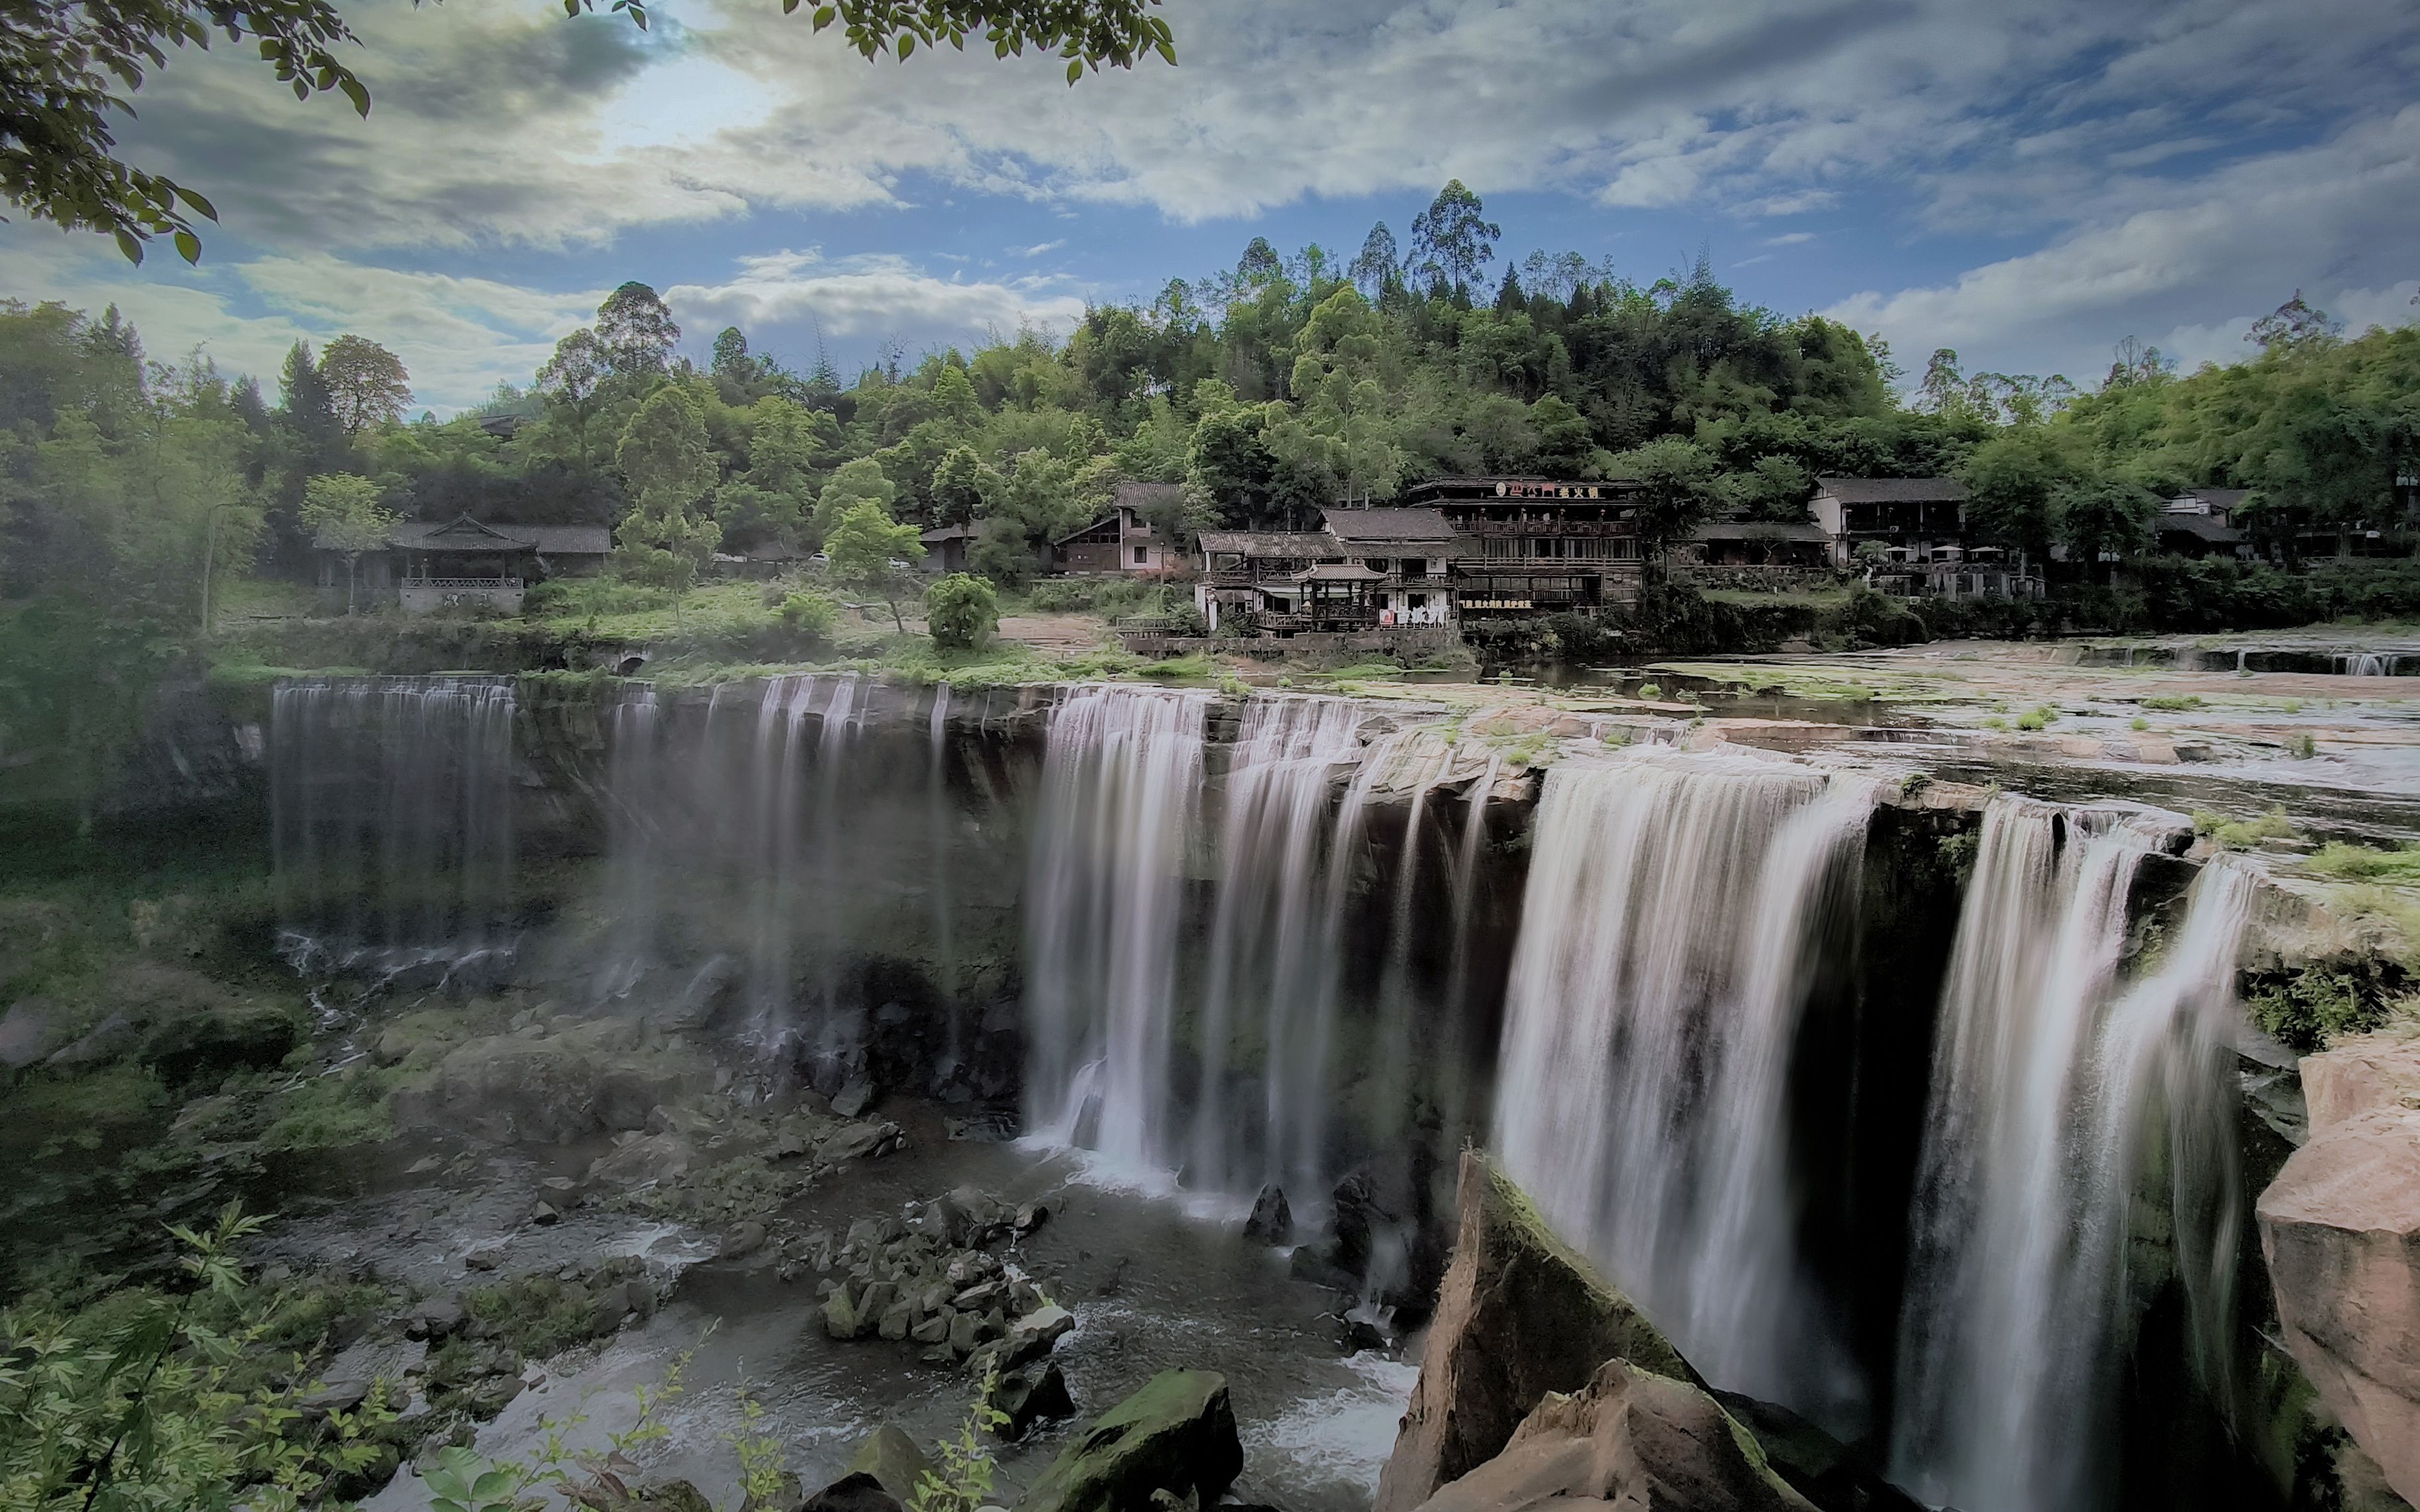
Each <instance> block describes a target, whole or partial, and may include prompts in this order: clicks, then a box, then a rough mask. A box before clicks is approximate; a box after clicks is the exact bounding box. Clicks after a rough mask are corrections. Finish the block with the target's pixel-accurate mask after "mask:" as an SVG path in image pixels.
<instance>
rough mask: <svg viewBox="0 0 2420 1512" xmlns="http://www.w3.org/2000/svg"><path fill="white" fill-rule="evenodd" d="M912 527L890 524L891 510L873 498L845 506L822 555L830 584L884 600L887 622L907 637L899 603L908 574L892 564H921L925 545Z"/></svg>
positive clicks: (905, 589)
mask: <svg viewBox="0 0 2420 1512" xmlns="http://www.w3.org/2000/svg"><path fill="white" fill-rule="evenodd" d="M919 534H920V533H919V532H918V530H917V529H916V527H915V526H914V525H903V524H898V523H895V522H892V518H891V511H890V510H889V509H886V508H884V507H882V506H881V505H879V504H877V503H876V502H875V501H874V500H872V499H864V500H861V501H860V502H858V503H856V504H853V505H851V506H849V507H848V509H847V512H845V513H844V514H843V515H842V516H841V517H840V519H839V520H838V522H835V523H834V524H833V525H832V528H831V531H830V534H829V535H827V536H826V537H825V538H824V552H825V553H826V554H827V555H829V556H830V558H831V574H832V580H833V581H834V582H836V583H839V584H841V585H843V586H845V587H852V588H862V589H865V590H866V591H868V592H871V593H878V594H880V595H881V596H882V600H883V602H885V603H887V604H889V605H890V606H891V622H892V625H894V626H895V627H897V629H898V631H899V632H900V633H901V634H903V635H904V634H906V633H907V620H905V619H903V618H902V617H900V614H899V600H900V599H901V598H902V597H903V596H904V595H905V593H906V591H907V572H906V570H905V569H903V568H899V567H894V566H892V563H894V562H921V561H923V559H924V543H923V541H922V540H920V539H918V538H917V537H918V535H919Z"/></svg>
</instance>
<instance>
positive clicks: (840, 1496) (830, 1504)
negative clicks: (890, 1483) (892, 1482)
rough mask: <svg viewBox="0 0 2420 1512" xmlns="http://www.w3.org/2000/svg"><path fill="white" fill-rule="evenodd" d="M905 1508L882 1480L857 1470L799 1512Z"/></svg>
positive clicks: (892, 1511)
mask: <svg viewBox="0 0 2420 1512" xmlns="http://www.w3.org/2000/svg"><path fill="white" fill-rule="evenodd" d="M904 1505H905V1504H904V1503H902V1502H901V1500H900V1499H899V1498H898V1497H895V1496H893V1495H892V1494H891V1492H890V1490H889V1489H887V1488H886V1487H884V1485H883V1484H882V1482H881V1481H879V1480H877V1479H876V1478H875V1477H874V1476H872V1475H869V1474H867V1473H865V1472H864V1471H861V1470H856V1471H851V1472H849V1473H847V1474H845V1475H843V1476H842V1477H841V1478H840V1479H838V1480H836V1481H834V1482H832V1483H831V1484H830V1486H827V1487H825V1488H824V1489H822V1490H820V1491H817V1492H816V1493H815V1494H814V1495H813V1496H810V1497H808V1498H807V1500H806V1502H805V1503H804V1504H802V1505H800V1506H799V1512H901V1508H902V1507H903V1506H904Z"/></svg>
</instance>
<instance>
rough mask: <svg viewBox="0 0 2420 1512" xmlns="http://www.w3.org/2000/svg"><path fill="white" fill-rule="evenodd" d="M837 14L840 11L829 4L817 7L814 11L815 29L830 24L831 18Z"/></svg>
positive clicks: (818, 29)
mask: <svg viewBox="0 0 2420 1512" xmlns="http://www.w3.org/2000/svg"><path fill="white" fill-rule="evenodd" d="M839 14H840V12H839V11H838V10H837V9H835V8H832V7H830V6H824V7H822V8H818V9H817V10H816V11H815V30H817V31H821V30H823V29H824V28H825V27H827V26H829V25H830V24H831V23H832V18H833V17H834V16H837V15H839Z"/></svg>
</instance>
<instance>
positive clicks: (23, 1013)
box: [0, 997, 59, 1071]
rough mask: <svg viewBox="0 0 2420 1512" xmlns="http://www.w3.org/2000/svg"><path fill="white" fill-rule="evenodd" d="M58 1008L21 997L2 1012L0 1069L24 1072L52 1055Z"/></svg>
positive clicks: (40, 1001)
mask: <svg viewBox="0 0 2420 1512" xmlns="http://www.w3.org/2000/svg"><path fill="white" fill-rule="evenodd" d="M58 1019H59V1010H58V1005H57V1004H55V1003H53V1002H51V1001H50V1000H49V999H47V998H38V997H29V998H20V999H18V1000H17V1001H16V1002H15V1003H12V1004H10V1005H8V1012H7V1013H0V1066H5V1067H7V1068H8V1069H10V1070H12V1071H14V1070H20V1069H23V1068H25V1067H28V1066H31V1065H33V1064H34V1063H35V1062H36V1061H38V1060H40V1059H41V1058H42V1057H43V1056H44V1055H46V1054H48V1053H50V1049H51V1041H52V1039H53V1038H54V1037H55V1035H56V1032H57V1026H58Z"/></svg>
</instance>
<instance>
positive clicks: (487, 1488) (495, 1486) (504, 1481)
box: [471, 1467, 513, 1502]
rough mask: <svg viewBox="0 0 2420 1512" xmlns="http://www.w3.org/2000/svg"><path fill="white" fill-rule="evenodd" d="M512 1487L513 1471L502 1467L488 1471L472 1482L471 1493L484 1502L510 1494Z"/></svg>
mask: <svg viewBox="0 0 2420 1512" xmlns="http://www.w3.org/2000/svg"><path fill="white" fill-rule="evenodd" d="M512 1489H513V1473H512V1472H511V1471H509V1470H505V1469H503V1468H502V1467H499V1468H497V1469H494V1470H491V1471H489V1472H488V1473H486V1474H484V1475H482V1476H480V1477H479V1478H478V1479H477V1480H474V1481H473V1482H472V1483H471V1494H472V1495H473V1496H475V1497H477V1498H478V1499H479V1500H480V1501H482V1502H488V1501H492V1500H494V1499H495V1498H497V1497H499V1496H506V1495H510V1494H511V1492H512Z"/></svg>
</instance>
